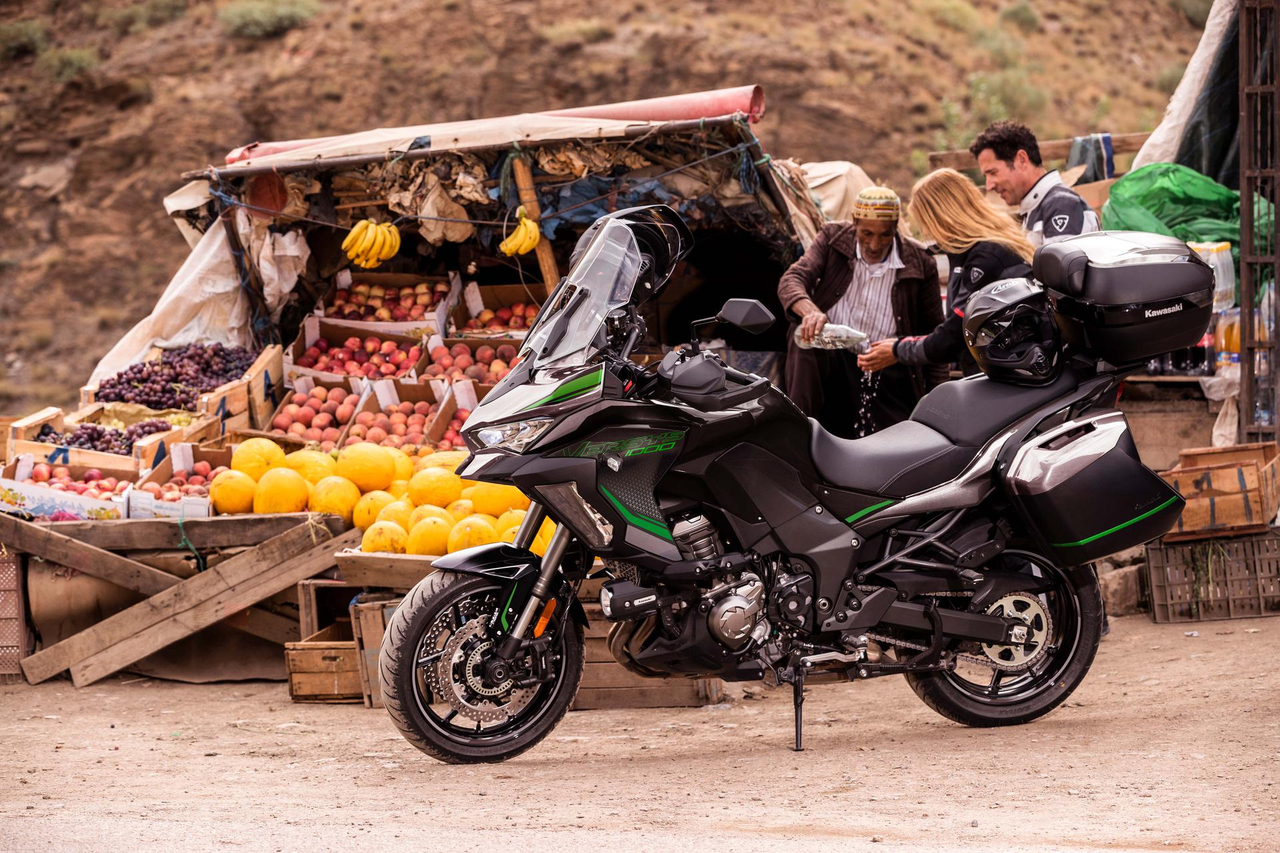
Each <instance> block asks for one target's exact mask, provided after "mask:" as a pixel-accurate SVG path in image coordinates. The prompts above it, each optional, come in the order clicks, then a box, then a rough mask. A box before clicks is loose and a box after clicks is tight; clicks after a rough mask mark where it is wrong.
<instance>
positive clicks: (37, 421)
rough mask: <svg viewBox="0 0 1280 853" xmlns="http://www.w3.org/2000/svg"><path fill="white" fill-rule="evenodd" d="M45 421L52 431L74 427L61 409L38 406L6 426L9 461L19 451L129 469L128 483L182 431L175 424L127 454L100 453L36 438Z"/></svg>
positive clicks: (92, 465)
mask: <svg viewBox="0 0 1280 853" xmlns="http://www.w3.org/2000/svg"><path fill="white" fill-rule="evenodd" d="M46 424H48V425H49V426H50V427H51V428H52V429H53V430H54V431H55V432H58V433H66V432H70V431H71V430H72V429H74V428H75V427H74V425H72V426H68V423H67V418H66V415H65V414H64V413H63V411H62V409H59V408H57V407H53V406H51V407H49V408H47V409H41V410H40V411H38V412H36V413H35V414H33V415H28V416H27V417H25V418H20V419H19V420H17V421H14V422H13V423H12V424H11V425H10V426H9V443H8V447H7V450H6V452H7V453H8V459H6V460H5V461H6V462H12V461H13V460H14V459H16V458H18V457H19V456H21V455H23V454H30V455H31V456H32V457H33V458H34V459H35V461H36V462H48V463H50V464H51V465H80V466H83V467H85V468H102V469H104V470H105V469H107V468H112V469H115V470H121V471H124V470H129V471H132V472H133V474H132V476H130V477H129V480H130V482H132V481H133V480H136V479H137V477H138V473H139V472H141V471H146V470H148V469H150V468H151V467H152V466H153V465H155V464H157V463H158V462H159V461H160V460H162V459H164V457H165V456H166V455H168V448H169V445H170V444H171V443H173V442H175V441H181V440H182V439H183V435H184V432H185V430H184V429H183V428H181V427H177V428H174V429H171V430H168V431H166V432H157V433H152V434H151V435H148V436H146V437H144V438H143V439H142V440H140V441H137V442H135V443H134V445H133V451H132V452H131V453H130V455H128V456H123V455H121V454H118V453H104V452H102V451H100V450H86V449H84V448H81V447H64V446H59V445H56V444H46V443H45V442H43V441H36V440H35V437H36V436H37V435H39V434H40V429H41V427H43V426H45V425H46Z"/></svg>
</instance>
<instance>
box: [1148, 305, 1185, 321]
mask: <svg viewBox="0 0 1280 853" xmlns="http://www.w3.org/2000/svg"><path fill="white" fill-rule="evenodd" d="M1181 310H1182V303H1181V302H1179V303H1178V304H1177V305H1170V306H1169V307H1168V308H1155V309H1151V308H1148V309H1147V310H1146V311H1145V312H1143V314H1142V316H1143V317H1146V318H1147V319H1151V318H1152V317H1163V316H1164V315H1165V314H1177V313H1178V312H1179V311H1181Z"/></svg>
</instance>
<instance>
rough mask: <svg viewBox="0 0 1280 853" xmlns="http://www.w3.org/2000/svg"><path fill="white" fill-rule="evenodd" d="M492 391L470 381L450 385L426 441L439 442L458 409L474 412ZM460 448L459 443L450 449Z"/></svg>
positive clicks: (487, 387) (487, 386)
mask: <svg viewBox="0 0 1280 853" xmlns="http://www.w3.org/2000/svg"><path fill="white" fill-rule="evenodd" d="M492 390H493V386H492V385H477V384H476V383H475V382H472V381H471V380H470V379H464V380H460V381H458V382H454V383H453V384H452V385H450V386H449V393H448V394H447V395H446V396H445V398H444V402H443V403H441V404H440V411H439V412H438V413H437V414H436V419H435V421H433V422H432V424H431V428H430V429H428V430H427V439H428V440H429V441H432V442H436V443H438V442H439V441H441V440H442V439H443V438H444V435H445V433H446V432H448V431H449V422H450V421H452V420H453V416H454V415H455V414H457V411H458V409H466V410H467V411H469V412H474V411H475V409H476V406H478V405H480V401H481V400H483V399H484V398H485V397H486V396H487V395H488V394H489V392H490V391H492ZM461 447H463V444H462V443H461V442H460V443H459V444H457V445H455V446H454V447H453V448H451V449H458V448H461Z"/></svg>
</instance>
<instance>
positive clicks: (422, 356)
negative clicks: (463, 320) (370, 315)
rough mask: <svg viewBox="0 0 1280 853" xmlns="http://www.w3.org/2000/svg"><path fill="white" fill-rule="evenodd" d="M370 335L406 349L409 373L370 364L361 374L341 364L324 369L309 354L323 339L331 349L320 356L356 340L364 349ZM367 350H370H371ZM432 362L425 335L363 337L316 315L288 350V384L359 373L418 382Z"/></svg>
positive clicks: (371, 360)
mask: <svg viewBox="0 0 1280 853" xmlns="http://www.w3.org/2000/svg"><path fill="white" fill-rule="evenodd" d="M369 338H377V339H378V340H379V341H381V342H383V343H386V342H388V341H390V342H394V343H395V344H397V345H398V347H399V348H400V349H402V350H405V351H406V353H407V354H409V356H410V361H409V368H408V372H407V373H406V374H404V375H402V376H399V377H395V376H394V375H393V376H388V375H386V374H385V373H381V372H380V371H377V370H374V371H370V370H369V369H368V367H365V368H364V370H363V372H362V373H361V374H351V373H348V372H346V371H345V370H342V369H341V368H340V367H336V368H334V369H333V370H330V369H328V368H321V367H319V366H318V363H314V362H313V358H314V357H313V356H312V355H308V351H309V350H312V351H314V350H315V349H316V348H315V344H316V342H317V341H321V340H323V341H324V342H325V346H326V347H327V350H326V351H325V352H322V353H320V354H319V356H318V357H320V358H329V357H330V356H329V355H328V353H330V352H334V353H336V352H338V351H340V350H342V349H343V345H344V344H346V343H354V342H355V341H353V340H352V339H355V340H358V341H360V342H361V348H362V349H364V345H365V342H366V341H367V340H368V339H369ZM415 348H416V349H417V358H413V357H412V354H413V350H414V349H415ZM364 351H365V352H367V349H365V350H364ZM368 358H369V361H367V362H366V364H373V356H372V355H370V356H369V357H368ZM379 358H381V355H379ZM352 361H353V362H358V361H359V359H358V358H356V357H354V355H353V358H352ZM428 361H429V360H428V359H427V354H426V350H425V348H424V347H423V344H422V338H420V337H415V336H410V335H394V334H379V335H373V334H371V335H364V336H362V335H359V334H356V333H354V332H353V331H352V330H351V329H344V328H342V327H341V326H336V325H334V324H333V323H332V322H330V321H329V320H322V319H320V318H319V317H316V316H315V315H314V314H313V315H311V316H310V317H307V318H306V319H305V320H304V321H303V323H302V331H301V332H299V333H298V339H297V340H296V341H294V342H293V344H292V346H290V347H289V349H288V350H287V351H286V352H285V384H286V385H287V386H289V387H292V386H293V383H294V382H296V381H297V380H298V378H299V377H303V376H309V377H311V378H312V379H317V380H319V379H328V380H333V379H349V378H350V377H351V376H353V375H359V376H360V377H361V378H363V379H375V378H377V379H384V378H385V379H390V378H399V379H404V380H406V381H409V382H416V381H417V379H418V377H420V376H421V375H422V374H423V371H424V370H425V369H426V366H427V364H428ZM375 366H376V365H375ZM339 371H341V372H339Z"/></svg>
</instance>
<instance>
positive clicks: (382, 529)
mask: <svg viewBox="0 0 1280 853" xmlns="http://www.w3.org/2000/svg"><path fill="white" fill-rule="evenodd" d="M408 541H409V534H407V533H405V532H404V529H403V528H402V527H400V525H398V524H392V523H391V522H389V521H378V522H374V523H373V524H372V525H370V526H369V529H368V530H366V531H365V532H364V536H363V537H362V538H361V540H360V550H361V551H368V552H371V553H384V554H388V553H389V554H403V553H404V546H405V545H406V544H407V543H408Z"/></svg>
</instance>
